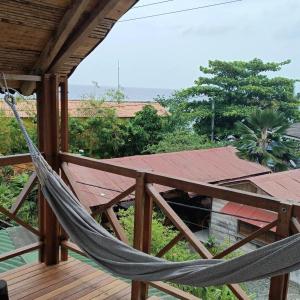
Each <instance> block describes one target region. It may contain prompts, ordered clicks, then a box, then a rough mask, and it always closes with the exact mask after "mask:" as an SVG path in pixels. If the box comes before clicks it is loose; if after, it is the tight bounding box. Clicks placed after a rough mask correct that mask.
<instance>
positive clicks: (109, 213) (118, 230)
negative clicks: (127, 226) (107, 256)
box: [104, 207, 129, 244]
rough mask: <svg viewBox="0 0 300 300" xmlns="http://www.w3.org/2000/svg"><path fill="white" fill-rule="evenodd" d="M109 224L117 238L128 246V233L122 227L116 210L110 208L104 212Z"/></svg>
mask: <svg viewBox="0 0 300 300" xmlns="http://www.w3.org/2000/svg"><path fill="white" fill-rule="evenodd" d="M104 213H105V215H106V217H107V219H108V221H109V223H110V224H111V226H112V228H113V230H114V232H115V234H116V236H117V238H118V239H119V240H120V241H122V242H124V243H125V244H128V243H129V242H128V238H127V236H126V233H125V231H124V229H123V227H122V225H121V224H120V222H119V220H118V218H117V216H116V214H115V212H114V210H113V208H112V207H109V208H107V209H106V210H105V211H104Z"/></svg>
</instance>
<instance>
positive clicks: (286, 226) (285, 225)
mask: <svg viewBox="0 0 300 300" xmlns="http://www.w3.org/2000/svg"><path fill="white" fill-rule="evenodd" d="M292 209H293V207H292V205H288V204H286V203H281V204H280V208H279V210H278V225H277V230H276V233H277V237H278V239H280V238H285V237H288V236H289V235H290V223H291V217H292ZM288 284H289V274H283V275H279V276H274V277H272V278H271V284H270V292H269V299H270V300H286V299H287V294H288Z"/></svg>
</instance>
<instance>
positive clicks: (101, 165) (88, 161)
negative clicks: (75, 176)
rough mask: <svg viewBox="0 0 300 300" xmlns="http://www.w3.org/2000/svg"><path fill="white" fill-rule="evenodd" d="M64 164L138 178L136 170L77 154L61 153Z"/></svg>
mask: <svg viewBox="0 0 300 300" xmlns="http://www.w3.org/2000/svg"><path fill="white" fill-rule="evenodd" d="M59 157H60V159H61V161H62V162H68V163H72V164H76V165H79V166H83V167H87V168H91V169H96V170H101V171H104V172H109V173H113V174H118V175H122V176H126V177H130V178H136V177H137V174H138V172H137V171H136V170H134V169H131V168H127V167H123V166H120V165H116V164H109V163H106V162H103V161H100V160H98V159H94V158H88V157H82V156H79V155H75V154H70V153H66V152H61V153H60V155H59Z"/></svg>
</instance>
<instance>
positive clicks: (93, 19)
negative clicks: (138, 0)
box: [48, 0, 120, 73]
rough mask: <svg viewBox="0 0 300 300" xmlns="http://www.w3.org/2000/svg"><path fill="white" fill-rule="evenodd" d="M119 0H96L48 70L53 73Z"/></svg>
mask: <svg viewBox="0 0 300 300" xmlns="http://www.w3.org/2000/svg"><path fill="white" fill-rule="evenodd" d="M119 2H120V0H102V1H98V2H97V6H96V7H95V8H94V9H93V10H92V12H91V13H90V14H89V16H88V17H87V18H86V19H85V20H84V21H83V23H82V24H80V28H78V30H77V31H76V32H74V34H73V35H72V36H71V37H70V39H69V40H68V41H67V43H66V44H65V45H64V47H63V49H62V51H61V52H60V56H59V57H57V58H56V59H55V61H54V63H53V64H52V65H51V67H50V70H49V71H48V72H50V73H55V72H57V71H58V70H59V68H60V67H61V66H62V65H63V64H64V63H65V62H66V61H67V60H68V59H69V58H70V56H72V54H73V53H74V51H75V50H76V49H77V48H78V47H79V46H80V45H82V43H83V42H84V40H85V39H86V38H87V37H88V36H89V34H90V33H91V32H92V31H93V29H94V28H95V27H96V26H97V25H99V24H100V23H101V22H102V21H103V20H104V19H105V17H106V15H107V14H108V13H109V12H110V11H111V10H112V9H114V8H115V7H116V5H117V4H118V3H119Z"/></svg>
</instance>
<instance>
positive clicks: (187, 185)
mask: <svg viewBox="0 0 300 300" xmlns="http://www.w3.org/2000/svg"><path fill="white" fill-rule="evenodd" d="M59 158H60V162H61V170H62V171H63V175H64V176H65V180H66V181H69V183H70V185H71V187H72V188H73V191H74V192H75V193H76V194H77V193H78V194H77V196H78V198H79V199H80V198H81V195H80V193H79V191H78V190H77V189H76V183H75V182H74V181H73V182H72V178H71V177H70V176H71V174H68V163H73V164H77V165H81V166H85V167H89V168H93V169H97V170H101V171H105V172H110V173H113V174H118V175H122V176H126V177H130V178H134V179H135V180H136V182H135V184H134V185H132V186H129V187H128V189H127V190H125V191H123V192H122V193H120V194H119V195H118V196H116V197H115V198H114V199H111V201H110V207H105V214H106V216H107V217H108V220H109V221H110V223H111V224H112V228H113V230H114V231H115V233H116V236H117V237H118V238H119V239H121V240H123V241H124V242H126V241H127V240H126V235H125V234H124V230H123V228H122V227H121V226H120V223H119V222H118V219H117V217H116V216H115V214H114V211H113V209H112V205H115V204H117V203H118V202H119V201H121V200H122V199H123V198H125V197H127V196H128V195H130V194H131V193H132V192H133V191H135V218H134V219H135V224H134V241H133V245H134V247H135V248H136V249H138V250H141V251H143V252H146V253H149V252H150V249H151V227H152V212H153V206H154V205H155V206H157V207H158V208H159V209H160V210H161V211H162V212H163V213H164V214H165V216H166V217H167V218H168V219H169V221H170V222H171V223H172V224H173V225H174V227H176V228H177V230H178V231H179V234H178V235H177V236H176V237H175V238H174V239H173V240H172V241H170V242H169V243H168V244H167V245H165V246H164V247H163V249H161V250H160V251H158V253H157V254H156V255H157V256H158V257H162V256H163V255H165V254H166V253H167V252H168V251H169V250H170V249H172V248H173V247H174V246H175V245H176V244H177V243H178V242H179V241H181V240H183V239H184V240H186V241H187V242H188V243H189V244H190V245H191V246H192V247H193V248H194V250H195V251H196V252H197V253H198V254H199V256H200V257H202V258H204V259H207V258H209V259H215V258H222V257H224V256H226V255H228V254H229V253H231V252H232V251H235V250H236V249H238V248H240V247H242V246H243V245H245V244H246V243H248V242H250V241H252V240H253V239H255V238H257V237H259V236H260V235H261V234H263V233H265V232H268V231H269V230H270V229H272V228H274V227H275V226H276V234H277V238H278V239H280V238H284V237H286V236H289V235H291V234H295V233H299V232H300V223H299V220H300V205H297V204H296V203H294V202H292V201H281V200H280V199H275V198H273V197H269V196H265V195H258V194H254V193H249V192H244V191H239V190H234V189H230V188H226V187H221V186H216V185H212V184H206V183H200V182H196V181H191V180H187V179H183V178H177V177H172V176H169V175H165V174H158V173H155V172H152V171H147V170H136V169H131V168H127V167H123V166H118V165H115V164H113V165H112V164H109V163H105V162H103V161H99V160H96V159H91V158H84V157H81V156H77V155H72V154H69V153H60V155H59ZM26 162H30V157H29V156H28V155H18V156H10V157H0V166H5V165H13V164H19V163H26ZM35 181H36V177H35V175H32V176H31V178H30V180H29V182H28V183H27V184H26V185H25V187H24V189H23V190H22V192H21V193H20V196H19V197H17V202H16V203H15V204H14V205H13V206H12V208H11V210H10V211H8V210H6V209H4V208H3V207H0V212H1V213H3V214H5V215H6V216H7V217H8V218H10V219H12V220H14V221H15V222H17V223H18V224H20V225H21V226H24V227H25V228H26V229H28V230H30V231H31V232H33V233H34V234H36V235H37V236H39V237H40V242H38V243H35V244H32V245H29V246H26V247H23V248H20V249H17V250H16V251H13V252H12V253H6V254H3V255H2V256H0V261H3V260H4V259H8V258H11V257H13V256H17V255H20V254H23V253H26V252H29V251H33V250H36V249H41V250H42V248H43V245H44V243H43V238H44V237H43V234H42V233H41V231H40V230H38V229H36V228H33V227H32V226H30V225H29V224H27V223H25V222H24V221H23V220H21V219H19V218H18V217H17V216H16V212H17V211H18V209H19V208H20V207H21V205H22V203H23V202H24V200H25V198H26V196H27V195H28V192H29V190H30V188H31V187H32V186H33V183H34V182H35ZM156 184H159V185H164V186H168V187H170V188H171V189H179V190H183V191H186V192H193V193H196V194H199V195H202V196H208V197H211V198H218V199H223V200H227V201H231V202H235V203H239V204H245V205H248V206H252V207H256V208H262V209H265V210H269V211H272V212H276V213H277V214H278V218H277V220H275V221H273V222H271V223H269V224H266V226H264V227H262V228H260V229H258V230H257V231H255V232H253V233H252V234H250V235H249V236H247V237H245V238H244V239H242V240H240V241H238V242H236V243H235V244H234V245H231V246H230V247H229V248H228V249H226V250H224V251H222V252H221V253H218V254H216V255H215V256H213V255H212V254H211V253H210V252H209V250H208V249H207V248H206V247H205V246H204V244H203V243H201V242H200V241H199V240H198V238H196V237H195V235H194V234H193V232H192V231H191V230H190V229H189V227H188V226H187V225H186V224H185V223H184V222H183V221H182V220H181V219H180V217H179V216H178V215H177V214H176V213H175V211H174V210H173V209H172V208H171V206H170V205H169V204H168V203H167V201H166V200H165V199H164V198H163V197H162V196H161V194H160V193H159V192H158V191H157V189H156V187H155V185H156ZM102 209H103V208H102ZM101 212H103V210H100V209H98V210H95V211H93V212H92V215H93V216H96V215H97V214H98V213H101ZM61 246H62V249H63V251H64V253H65V254H66V250H67V249H71V250H73V251H75V252H78V253H80V254H83V253H82V251H81V250H80V249H78V247H77V246H76V245H74V244H72V243H70V242H69V241H68V240H67V236H66V235H65V234H64V233H63V232H62V235H61ZM149 285H152V286H154V287H156V288H158V289H160V290H162V291H164V292H166V293H169V294H171V295H173V296H176V297H178V298H179V299H196V297H194V296H192V295H190V294H188V293H186V292H183V291H181V290H179V289H176V288H174V287H172V286H170V285H168V284H166V283H162V282H137V281H134V282H133V283H132V299H137V300H139V299H146V298H147V293H148V286H149ZM228 286H229V288H230V289H231V291H232V292H233V293H234V295H235V296H236V297H237V299H249V297H248V296H247V294H246V293H245V292H244V291H243V289H242V288H241V287H240V286H239V285H237V284H230V285H228ZM287 286H288V275H282V276H277V277H274V278H272V279H271V286H270V299H275V300H277V299H278V300H283V299H286V295H287Z"/></svg>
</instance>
